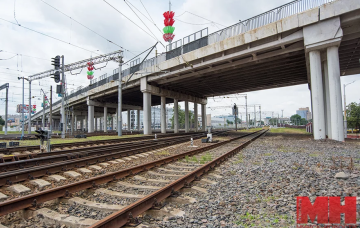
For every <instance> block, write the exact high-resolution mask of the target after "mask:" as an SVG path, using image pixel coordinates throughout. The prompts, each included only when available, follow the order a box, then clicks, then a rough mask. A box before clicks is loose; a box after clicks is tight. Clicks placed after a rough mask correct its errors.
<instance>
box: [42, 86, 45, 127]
mask: <svg viewBox="0 0 360 228" xmlns="http://www.w3.org/2000/svg"><path fill="white" fill-rule="evenodd" d="M42 127H43V130H45V93H44V94H43V116H42Z"/></svg>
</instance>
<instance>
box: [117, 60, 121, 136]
mask: <svg viewBox="0 0 360 228" xmlns="http://www.w3.org/2000/svg"><path fill="white" fill-rule="evenodd" d="M121 68H122V59H121V60H120V62H119V85H118V111H117V121H118V123H117V130H118V136H119V137H120V136H122V116H121V112H122V85H121V83H122V78H121V77H122V75H121Z"/></svg>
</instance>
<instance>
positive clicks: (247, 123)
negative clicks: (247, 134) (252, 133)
mask: <svg viewBox="0 0 360 228" xmlns="http://www.w3.org/2000/svg"><path fill="white" fill-rule="evenodd" d="M245 110H246V111H245V112H246V114H245V115H246V129H247V130H249V122H248V120H247V118H248V110H247V95H246V96H245ZM249 121H250V115H249Z"/></svg>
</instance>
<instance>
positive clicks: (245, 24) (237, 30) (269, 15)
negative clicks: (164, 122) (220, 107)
mask: <svg viewBox="0 0 360 228" xmlns="http://www.w3.org/2000/svg"><path fill="white" fill-rule="evenodd" d="M333 1H336V0H295V1H292V2H289V3H287V4H284V5H282V6H279V7H277V8H274V9H272V10H269V11H267V12H264V13H262V14H259V15H257V16H255V17H252V18H249V19H247V20H244V21H240V22H239V23H236V24H234V25H231V26H229V27H226V28H224V29H221V30H219V31H216V32H214V33H211V34H208V28H205V29H202V30H200V31H198V32H195V33H193V34H191V35H189V36H186V37H184V38H183V39H182V41H183V42H182V44H181V39H180V40H178V41H176V42H174V43H172V44H171V45H173V46H171V49H170V47H169V46H167V47H166V51H167V52H166V53H163V54H160V55H158V56H156V57H154V58H151V59H148V60H146V61H144V62H143V63H141V64H140V62H141V61H140V59H139V60H138V59H136V61H135V62H134V63H131V65H130V68H127V69H125V70H123V71H122V77H125V76H127V75H130V74H131V73H133V72H135V70H136V71H138V70H145V69H146V68H148V67H151V66H154V65H157V64H159V63H161V62H164V61H166V60H168V59H170V58H174V57H177V56H180V55H182V54H184V53H187V52H189V51H193V50H196V49H199V48H201V47H204V46H206V45H209V44H213V43H216V42H219V41H223V40H225V39H227V38H229V37H232V36H236V35H239V34H242V33H245V32H247V31H250V30H253V29H256V28H259V27H262V26H264V25H267V24H270V23H273V22H275V21H278V20H281V19H283V18H286V17H288V16H291V15H294V14H297V13H301V12H304V11H306V10H310V9H313V8H317V7H320V6H321V5H323V4H326V3H329V2H333ZM179 41H180V42H179ZM118 79H119V68H116V69H114V70H113V75H112V76H109V77H108V78H106V77H105V78H103V79H100V80H99V82H97V79H93V80H94V81H91V82H90V86H88V87H85V88H81V89H80V90H78V91H75V92H74V93H73V92H72V93H71V94H69V95H68V96H67V98H68V99H69V98H71V97H74V96H77V95H79V94H80V93H84V92H86V91H88V90H90V89H92V88H94V87H96V86H99V85H101V84H104V83H106V82H109V81H110V80H118ZM100 81H101V83H100ZM60 102H61V100H59V101H57V102H55V103H54V104H53V105H56V104H58V103H60ZM47 108H49V107H47Z"/></svg>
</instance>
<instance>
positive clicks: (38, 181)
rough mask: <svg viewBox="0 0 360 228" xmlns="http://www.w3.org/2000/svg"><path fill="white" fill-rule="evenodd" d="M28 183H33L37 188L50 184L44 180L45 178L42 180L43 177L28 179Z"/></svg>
mask: <svg viewBox="0 0 360 228" xmlns="http://www.w3.org/2000/svg"><path fill="white" fill-rule="evenodd" d="M30 184H33V185H35V186H37V187H39V188H45V187H47V186H50V185H51V183H50V182H48V181H46V180H43V179H36V180H32V181H30Z"/></svg>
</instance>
